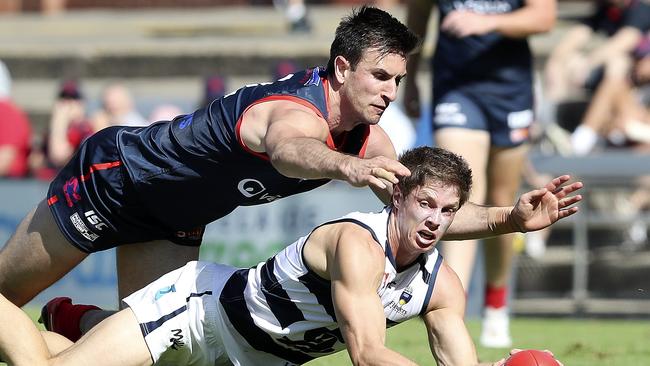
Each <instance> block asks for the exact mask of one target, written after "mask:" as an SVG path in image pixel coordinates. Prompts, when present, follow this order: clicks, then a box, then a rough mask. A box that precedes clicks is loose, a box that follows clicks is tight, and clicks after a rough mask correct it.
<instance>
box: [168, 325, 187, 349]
mask: <svg viewBox="0 0 650 366" xmlns="http://www.w3.org/2000/svg"><path fill="white" fill-rule="evenodd" d="M169 341H170V342H171V345H170V346H169V347H170V348H171V349H174V350H178V349H179V348H183V347H185V341H183V331H182V330H181V329H172V337H171V338H170V339H169Z"/></svg>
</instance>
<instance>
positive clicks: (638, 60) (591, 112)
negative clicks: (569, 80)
mask: <svg viewBox="0 0 650 366" xmlns="http://www.w3.org/2000/svg"><path fill="white" fill-rule="evenodd" d="M616 58H617V60H616V62H617V63H619V64H620V65H621V68H622V70H624V71H625V72H622V73H621V75H620V76H617V77H607V78H605V79H604V80H602V82H601V83H600V84H599V85H598V88H597V89H596V92H595V94H594V98H593V101H592V102H591V103H590V104H589V106H588V108H587V111H586V113H585V116H584V118H583V119H582V121H581V123H580V125H579V126H578V128H577V129H576V131H575V132H574V134H573V135H572V138H573V141H572V146H573V147H574V152H575V153H576V154H577V155H585V154H587V153H589V152H591V151H592V150H593V149H594V148H595V146H596V145H597V144H598V142H599V141H601V140H603V141H606V142H607V144H608V145H610V146H622V147H632V148H636V149H642V150H646V151H647V149H648V147H650V120H649V119H648V110H647V108H648V107H647V106H648V100H647V99H648V98H649V97H650V36H648V37H646V38H644V39H643V40H642V41H641V42H640V43H639V45H638V46H637V48H636V49H635V51H634V52H632V54H625V55H619V56H616ZM585 131H586V132H585Z"/></svg>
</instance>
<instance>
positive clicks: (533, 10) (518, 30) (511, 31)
mask: <svg viewBox="0 0 650 366" xmlns="http://www.w3.org/2000/svg"><path fill="white" fill-rule="evenodd" d="M556 13H557V2H556V1H555V0H528V1H526V5H524V6H523V7H521V8H520V9H517V10H515V11H513V12H511V13H503V14H497V15H494V21H495V27H494V30H495V31H496V32H498V33H501V34H503V35H504V36H506V37H511V38H524V37H527V36H530V35H533V34H538V33H545V32H548V31H550V30H551V29H553V26H555V20H556V18H557V16H556Z"/></svg>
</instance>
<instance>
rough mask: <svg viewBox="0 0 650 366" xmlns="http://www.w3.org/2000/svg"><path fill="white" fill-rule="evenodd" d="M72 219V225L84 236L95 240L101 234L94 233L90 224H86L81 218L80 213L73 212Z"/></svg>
mask: <svg viewBox="0 0 650 366" xmlns="http://www.w3.org/2000/svg"><path fill="white" fill-rule="evenodd" d="M70 221H71V222H72V225H74V227H75V229H77V231H78V232H79V233H80V234H81V235H83V237H84V238H86V239H88V240H90V241H95V240H97V238H99V235H97V234H95V233H93V232H92V231H90V230H89V229H88V226H86V224H84V222H83V220H81V217H80V216H79V214H78V213H76V212H75V213H73V214H72V215H70Z"/></svg>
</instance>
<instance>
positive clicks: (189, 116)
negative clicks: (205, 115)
mask: <svg viewBox="0 0 650 366" xmlns="http://www.w3.org/2000/svg"><path fill="white" fill-rule="evenodd" d="M193 120H194V113H192V114H186V115H185V116H183V118H181V120H180V123H179V124H178V128H180V129H181V130H182V129H184V128H185V127H187V126H189V125H191V124H192V121H193Z"/></svg>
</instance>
